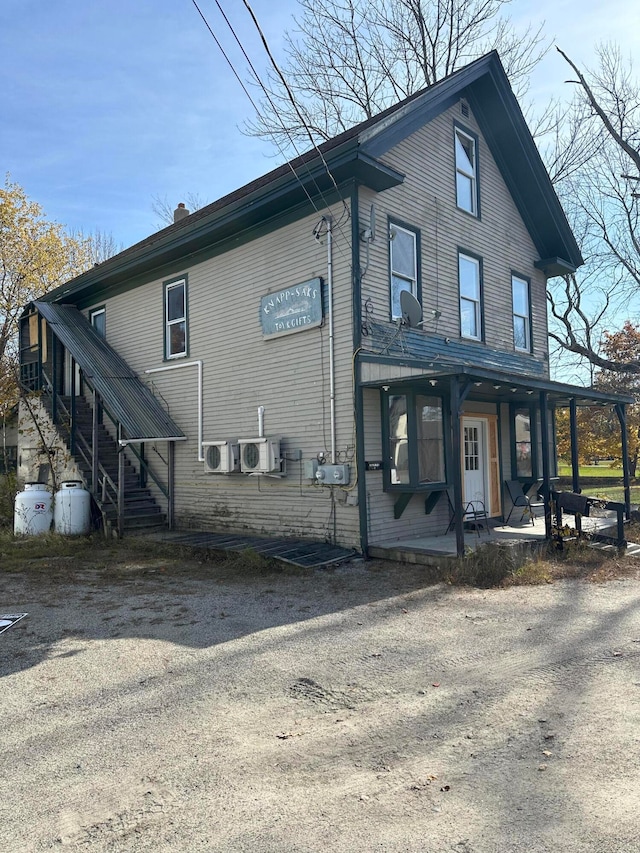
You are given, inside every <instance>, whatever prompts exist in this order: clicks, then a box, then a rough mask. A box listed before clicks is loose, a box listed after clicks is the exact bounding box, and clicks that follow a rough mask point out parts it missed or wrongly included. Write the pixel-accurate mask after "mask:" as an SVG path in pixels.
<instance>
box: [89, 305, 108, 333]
mask: <svg viewBox="0 0 640 853" xmlns="http://www.w3.org/2000/svg"><path fill="white" fill-rule="evenodd" d="M89 322H90V323H91V325H92V326H93V328H94V329H95V330H96V332H97V333H98V334H99V335H100V337H101V338H106V336H107V309H106V308H105V307H104V305H102V306H101V307H100V308H94V309H93V310H92V311H90V312H89Z"/></svg>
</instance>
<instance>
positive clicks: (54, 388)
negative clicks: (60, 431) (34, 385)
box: [51, 338, 58, 424]
mask: <svg viewBox="0 0 640 853" xmlns="http://www.w3.org/2000/svg"><path fill="white" fill-rule="evenodd" d="M57 372H58V347H57V340H56V339H55V338H53V339H52V341H51V415H52V417H53V423H54V424H57V423H58V382H57V379H58V377H57V375H56V374H57Z"/></svg>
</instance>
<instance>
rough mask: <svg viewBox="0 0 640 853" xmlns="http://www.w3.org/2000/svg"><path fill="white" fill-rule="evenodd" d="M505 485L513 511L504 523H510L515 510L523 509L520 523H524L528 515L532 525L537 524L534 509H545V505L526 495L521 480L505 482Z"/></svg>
mask: <svg viewBox="0 0 640 853" xmlns="http://www.w3.org/2000/svg"><path fill="white" fill-rule="evenodd" d="M504 485H505V488H506V490H507V494H508V495H509V499H510V500H511V509H510V510H509V515H508V516H507V517H506V519H505V522H504V523H505V524H508V523H509V519H510V518H511V514H512V513H513V511H514V509H522V514H521V516H520V521H521V522H522V521H523V520H524V517H525V515H528V516H529V520H530V521H531V524H535V521H534V519H535V516H534V514H533V510H534V508H538V507H544V503H543V502H541V501H532V500H531V498H530V497H529V496H528V495H526V494H525V493H524V490H523V488H522V483H521V482H520V481H519V480H505V481H504Z"/></svg>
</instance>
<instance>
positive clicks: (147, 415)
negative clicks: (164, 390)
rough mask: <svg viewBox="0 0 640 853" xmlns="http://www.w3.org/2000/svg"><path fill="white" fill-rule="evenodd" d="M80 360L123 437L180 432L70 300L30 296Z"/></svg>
mask: <svg viewBox="0 0 640 853" xmlns="http://www.w3.org/2000/svg"><path fill="white" fill-rule="evenodd" d="M32 307H33V308H35V309H36V310H37V311H38V312H39V314H40V315H41V316H42V317H44V319H45V320H46V321H47V323H48V324H49V326H50V328H51V331H52V332H53V334H54V335H55V336H56V337H57V338H58V339H59V340H60V341H61V342H62V343H63V344H64V346H65V348H66V349H67V350H68V351H69V352H70V353H71V355H72V356H73V358H74V360H75V361H76V362H77V364H78V365H79V366H80V368H81V370H82V372H83V374H84V376H85V377H86V378H87V379H88V380H89V382H90V383H91V386H92V387H93V388H95V390H96V391H97V392H98V394H99V395H100V398H101V400H102V403H103V404H104V406H105V408H106V409H107V411H108V412H109V415H110V416H111V417H112V418H114V419H115V420H116V421H118V422H119V423H120V424H122V428H123V430H124V439H126V440H127V441H151V440H153V439H158V440H162V441H168V440H174V441H175V440H180V439H184V438H185V434H184V433H183V432H182V430H181V429H180V427H179V426H177V425H176V424H175V423H174V421H173V420H172V419H171V418H170V417H169V415H168V414H167V413H166V412H165V410H164V409H163V408H162V406H161V404H160V402H159V400H158V399H157V398H156V397H154V395H153V394H152V393H151V391H150V389H149V388H148V387H147V386H146V385H145V384H144V382H141V381H140V379H138V377H137V376H136V374H135V373H134V372H133V370H131V368H130V367H129V365H128V364H127V363H126V361H125V360H124V359H123V358H121V356H119V355H118V353H117V352H116V351H115V350H114V349H113V348H112V347H110V346H109V344H108V343H107V342H106V341H105V339H104V338H103V337H101V336H100V335H99V334H98V333H97V332H96V330H95V329H94V328H93V326H92V325H91V323H90V322H89V321H88V320H87V318H86V317H85V316H84V314H81V313H80V311H78V309H77V308H75V307H74V306H73V305H52V304H51V303H47V302H41V301H38V302H32V303H31V304H30V305H28V306H27V308H26V309H25V312H28V311H29V310H30V309H31V308H32Z"/></svg>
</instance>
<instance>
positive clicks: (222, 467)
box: [202, 439, 240, 474]
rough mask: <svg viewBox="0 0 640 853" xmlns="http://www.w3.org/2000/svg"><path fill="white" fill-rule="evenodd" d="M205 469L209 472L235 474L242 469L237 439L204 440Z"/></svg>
mask: <svg viewBox="0 0 640 853" xmlns="http://www.w3.org/2000/svg"><path fill="white" fill-rule="evenodd" d="M202 449H203V450H204V470H205V471H206V472H207V474H233V473H235V472H236V471H239V470H240V447H239V445H238V440H237V439H228V440H227V441H203V442H202Z"/></svg>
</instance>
